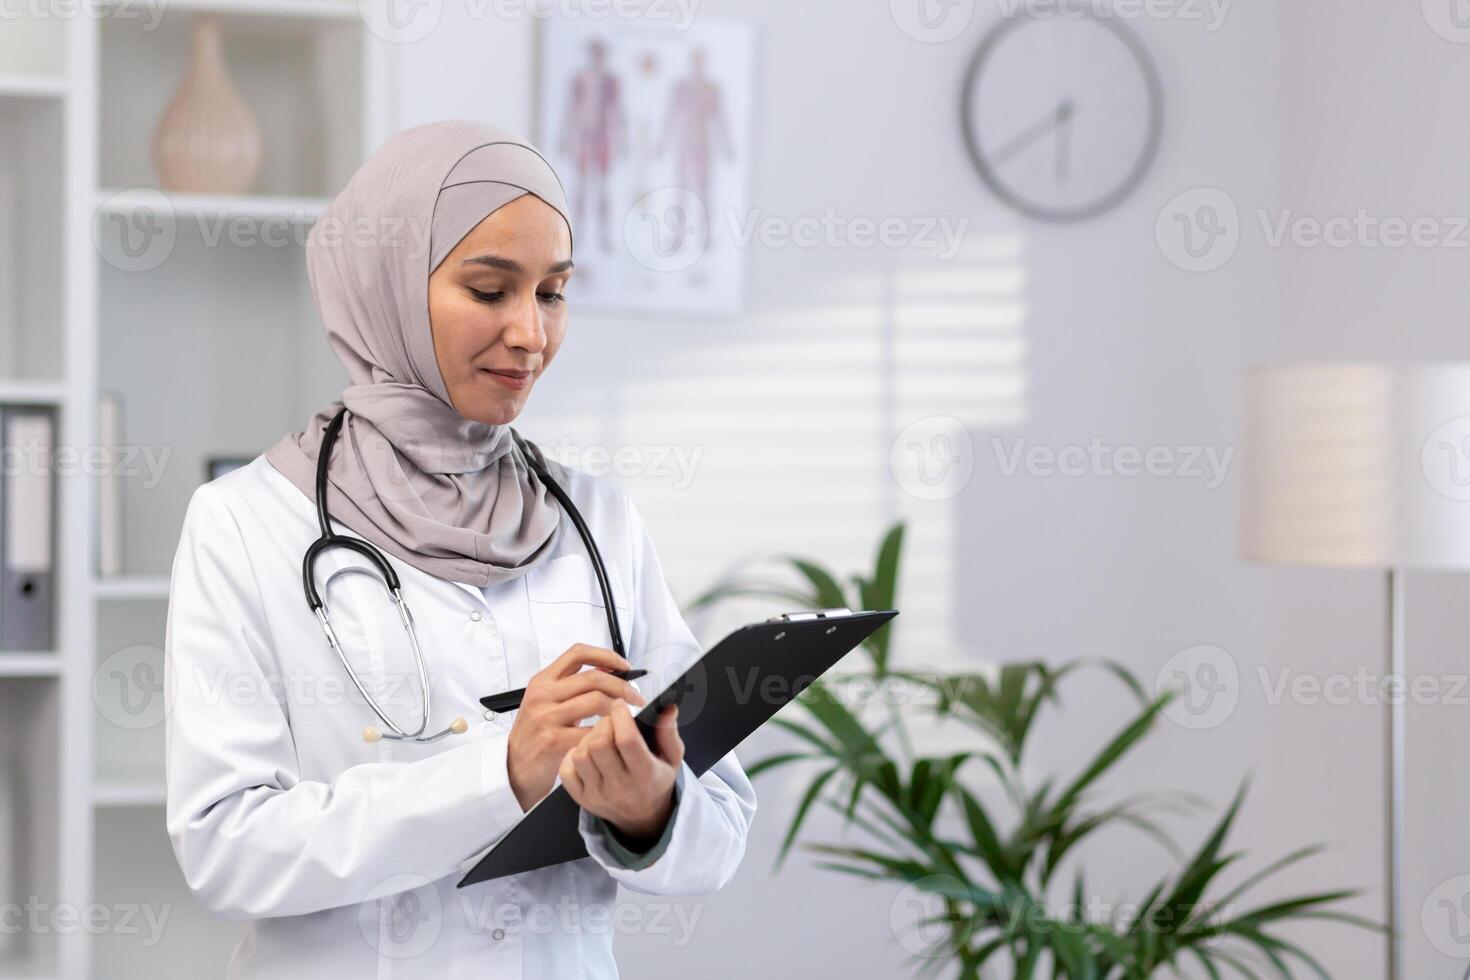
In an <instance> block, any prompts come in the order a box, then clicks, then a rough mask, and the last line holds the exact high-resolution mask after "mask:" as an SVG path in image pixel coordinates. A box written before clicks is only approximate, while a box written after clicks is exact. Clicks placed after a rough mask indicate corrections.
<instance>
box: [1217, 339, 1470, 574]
mask: <svg viewBox="0 0 1470 980" xmlns="http://www.w3.org/2000/svg"><path fill="white" fill-rule="evenodd" d="M1241 467H1242V472H1241V492H1242V500H1241V550H1242V553H1243V554H1244V555H1245V556H1246V557H1247V558H1253V559H1257V560H1259V561H1269V562H1283V563H1288V564H1299V565H1321V566H1331V567H1342V568H1379V569H1386V568H1445V569H1464V568H1470V364H1417V365H1399V364H1376V363H1340V364H1290V365H1277V366H1270V367H1256V368H1252V369H1250V370H1249V371H1248V372H1247V375H1246V384H1245V420H1244V433H1243V442H1242V446H1241Z"/></svg>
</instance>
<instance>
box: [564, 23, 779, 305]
mask: <svg viewBox="0 0 1470 980" xmlns="http://www.w3.org/2000/svg"><path fill="white" fill-rule="evenodd" d="M543 36H544V37H545V39H546V41H545V50H544V52H543V57H542V61H541V63H542V73H543V74H542V87H541V114H540V120H539V125H540V132H539V133H538V134H537V145H538V146H539V147H540V148H541V150H542V151H543V152H544V153H546V154H547V155H548V157H549V158H550V160H551V163H552V166H554V167H555V168H556V171H557V173H558V174H559V175H560V176H561V178H562V181H563V182H564V183H565V184H566V191H567V203H568V204H569V206H570V207H571V209H572V227H573V229H574V231H575V234H576V242H575V257H576V262H577V271H576V274H575V275H574V277H573V280H572V290H573V292H572V296H573V297H574V302H575V304H576V305H577V306H578V307H582V308H586V309H591V310H605V311H607V312H616V313H620V312H652V313H669V314H682V313H733V312H736V311H737V310H738V309H739V307H740V302H741V293H742V286H743V277H744V266H745V256H744V253H743V246H745V245H748V242H743V241H742V239H741V235H740V230H741V229H742V228H745V227H747V226H748V222H747V221H746V220H745V215H746V212H747V210H748V208H749V201H748V177H749V173H750V162H751V149H752V148H751V116H752V105H751V102H752V95H753V91H754V88H753V71H754V63H753V61H754V33H753V31H752V29H751V28H750V26H749V25H747V24H742V23H738V22H731V23H702V24H699V25H697V26H694V27H690V28H689V29H687V30H682V31H675V30H671V29H669V27H668V26H662V25H640V24H633V23H618V22H612V21H609V20H601V21H571V20H565V21H554V22H551V23H549V24H548V25H547V29H546V31H545V33H544V35H543Z"/></svg>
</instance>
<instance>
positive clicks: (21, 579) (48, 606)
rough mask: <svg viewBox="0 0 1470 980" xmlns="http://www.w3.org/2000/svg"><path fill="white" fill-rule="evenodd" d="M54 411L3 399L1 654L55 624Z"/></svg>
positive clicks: (45, 638) (30, 644) (45, 640)
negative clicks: (4, 403) (14, 403)
mask: <svg viewBox="0 0 1470 980" xmlns="http://www.w3.org/2000/svg"><path fill="white" fill-rule="evenodd" d="M55 458H56V409H55V408H54V407H51V406H47V405H0V464H3V465H0V653H3V652H4V651H14V650H50V649H53V648H54V646H55V630H56V560H55V559H56V477H55Z"/></svg>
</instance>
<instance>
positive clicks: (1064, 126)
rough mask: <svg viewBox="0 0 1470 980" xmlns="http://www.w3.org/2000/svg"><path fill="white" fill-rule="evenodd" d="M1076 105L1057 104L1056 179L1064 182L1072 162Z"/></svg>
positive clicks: (1068, 103) (1067, 103) (1069, 103)
mask: <svg viewBox="0 0 1470 980" xmlns="http://www.w3.org/2000/svg"><path fill="white" fill-rule="evenodd" d="M1076 111H1077V107H1076V106H1075V105H1073V104H1072V103H1071V102H1063V103H1062V104H1061V105H1059V106H1057V180H1058V181H1059V182H1061V183H1066V181H1067V176H1068V174H1069V170H1070V164H1071V162H1072V118H1073V116H1074V115H1075V114H1076Z"/></svg>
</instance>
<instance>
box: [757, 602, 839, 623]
mask: <svg viewBox="0 0 1470 980" xmlns="http://www.w3.org/2000/svg"><path fill="white" fill-rule="evenodd" d="M851 615H852V610H851V609H849V608H847V607H846V606H838V607H837V608H836V609H809V610H806V611H805V612H789V613H782V614H781V615H779V616H772V617H771V618H770V619H768V620H766V622H768V623H799V622H802V621H804V620H808V619H835V618H836V617H838V616H851Z"/></svg>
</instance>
